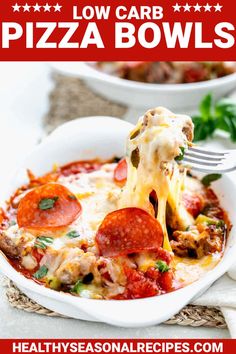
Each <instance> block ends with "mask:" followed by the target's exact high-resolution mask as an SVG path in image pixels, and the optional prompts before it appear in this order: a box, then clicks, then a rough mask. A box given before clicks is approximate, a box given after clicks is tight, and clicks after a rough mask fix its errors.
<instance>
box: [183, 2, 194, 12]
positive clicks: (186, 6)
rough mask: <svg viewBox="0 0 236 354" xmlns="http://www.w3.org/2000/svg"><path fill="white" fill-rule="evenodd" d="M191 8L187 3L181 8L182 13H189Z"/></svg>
mask: <svg viewBox="0 0 236 354" xmlns="http://www.w3.org/2000/svg"><path fill="white" fill-rule="evenodd" d="M191 7H192V6H189V4H188V3H187V4H186V5H184V6H183V8H184V12H186V11H188V12H190V9H191Z"/></svg>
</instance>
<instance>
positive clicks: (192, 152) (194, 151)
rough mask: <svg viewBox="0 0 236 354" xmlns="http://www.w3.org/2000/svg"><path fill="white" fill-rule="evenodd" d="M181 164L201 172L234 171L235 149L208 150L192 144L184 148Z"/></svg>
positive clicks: (235, 163)
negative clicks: (186, 148)
mask: <svg viewBox="0 0 236 354" xmlns="http://www.w3.org/2000/svg"><path fill="white" fill-rule="evenodd" d="M182 164H184V165H187V166H189V167H190V168H191V169H193V170H195V171H201V172H213V173H214V172H217V173H226V172H230V171H234V170H236V150H224V151H208V150H206V149H202V148H200V147H198V146H193V147H190V148H189V149H188V150H186V152H185V154H184V158H183V160H182Z"/></svg>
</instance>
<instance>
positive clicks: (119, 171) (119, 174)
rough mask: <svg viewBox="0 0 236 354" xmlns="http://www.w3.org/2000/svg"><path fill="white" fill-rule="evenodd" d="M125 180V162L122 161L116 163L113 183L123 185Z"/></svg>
mask: <svg viewBox="0 0 236 354" xmlns="http://www.w3.org/2000/svg"><path fill="white" fill-rule="evenodd" d="M126 179H127V162H126V160H125V159H122V160H120V161H119V162H118V164H117V166H116V168H115V170H114V181H115V182H117V183H122V184H123V183H125V182H126Z"/></svg>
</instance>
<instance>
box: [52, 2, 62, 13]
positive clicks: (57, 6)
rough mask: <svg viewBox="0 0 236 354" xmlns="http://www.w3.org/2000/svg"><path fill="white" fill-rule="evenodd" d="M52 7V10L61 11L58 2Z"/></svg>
mask: <svg viewBox="0 0 236 354" xmlns="http://www.w3.org/2000/svg"><path fill="white" fill-rule="evenodd" d="M53 7H54V12H61V8H62V6H61V5H59V4H58V3H57V4H56V5H55V6H53Z"/></svg>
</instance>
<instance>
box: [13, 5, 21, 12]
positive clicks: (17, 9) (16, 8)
mask: <svg viewBox="0 0 236 354" xmlns="http://www.w3.org/2000/svg"><path fill="white" fill-rule="evenodd" d="M20 7H21V6H19V5H18V4H15V5H13V6H12V8H13V12H16V11H17V12H20Z"/></svg>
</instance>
